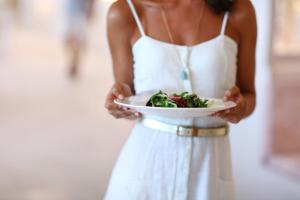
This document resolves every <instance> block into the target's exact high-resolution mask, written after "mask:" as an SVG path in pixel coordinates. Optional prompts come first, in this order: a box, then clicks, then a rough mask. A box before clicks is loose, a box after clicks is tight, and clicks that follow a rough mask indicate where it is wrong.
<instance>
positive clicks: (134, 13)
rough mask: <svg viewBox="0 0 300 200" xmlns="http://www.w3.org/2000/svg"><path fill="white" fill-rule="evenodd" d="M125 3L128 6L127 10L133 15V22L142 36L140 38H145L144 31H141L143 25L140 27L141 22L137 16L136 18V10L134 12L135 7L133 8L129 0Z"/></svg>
mask: <svg viewBox="0 0 300 200" xmlns="http://www.w3.org/2000/svg"><path fill="white" fill-rule="evenodd" d="M127 3H128V5H129V8H130V10H131V12H132V15H133V17H134V20H135V22H136V24H137V27H138V29H139V31H140V33H141V35H142V36H145V31H144V29H143V25H142V23H141V20H140V19H139V16H138V14H137V12H136V10H135V7H134V5H133V3H132V1H131V0H127Z"/></svg>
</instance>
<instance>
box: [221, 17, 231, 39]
mask: <svg viewBox="0 0 300 200" xmlns="http://www.w3.org/2000/svg"><path fill="white" fill-rule="evenodd" d="M228 15H229V13H228V12H225V14H224V17H223V22H222V28H221V35H224V34H225V30H226V25H227V21H228Z"/></svg>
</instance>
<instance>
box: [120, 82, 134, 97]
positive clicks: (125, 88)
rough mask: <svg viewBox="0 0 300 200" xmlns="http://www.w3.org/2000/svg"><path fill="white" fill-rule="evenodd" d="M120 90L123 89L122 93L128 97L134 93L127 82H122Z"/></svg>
mask: <svg viewBox="0 0 300 200" xmlns="http://www.w3.org/2000/svg"><path fill="white" fill-rule="evenodd" d="M120 90H121V93H122V94H123V95H124V96H126V97H128V96H131V95H132V92H131V89H130V87H129V86H128V85H127V84H126V83H123V84H121V86H120Z"/></svg>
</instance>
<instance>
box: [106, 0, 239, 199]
mask: <svg viewBox="0 0 300 200" xmlns="http://www.w3.org/2000/svg"><path fill="white" fill-rule="evenodd" d="M128 1H129V2H130V0H128ZM133 8H134V7H133ZM132 11H133V12H134V13H135V10H134V9H132ZM225 16H226V15H225ZM135 19H136V20H138V21H139V19H138V18H135ZM226 20H227V17H224V20H223V26H222V27H224V30H225V27H226ZM138 23H139V22H138ZM222 30H223V29H222V28H221V27H220V35H219V36H217V37H215V38H214V39H211V40H209V41H206V42H202V43H199V44H196V45H194V46H192V52H191V55H190V58H189V59H187V58H186V56H187V49H188V47H187V46H185V45H176V47H177V48H178V50H179V52H180V54H181V56H183V58H184V59H185V62H189V64H190V69H191V74H192V80H193V88H194V91H195V92H196V93H197V94H199V95H201V96H206V97H213V98H222V97H223V96H224V93H225V91H226V90H227V89H229V88H231V87H232V86H234V85H235V81H236V70H237V51H238V47H237V44H236V43H235V42H234V40H232V39H231V38H229V37H228V36H226V35H224V32H223V31H222ZM132 53H133V57H134V66H133V67H134V86H135V90H136V94H137V95H139V94H143V93H149V92H150V93H152V92H154V91H155V92H156V91H158V90H163V91H166V92H168V93H172V92H182V91H185V90H186V88H185V86H184V84H183V82H182V80H181V79H180V72H181V71H182V66H181V63H180V61H179V59H178V58H177V57H176V55H177V54H176V52H175V50H174V46H173V44H170V43H167V42H163V41H159V40H156V39H153V38H151V37H149V36H147V35H144V36H142V37H141V38H139V39H138V41H136V43H135V44H134V45H133V47H132ZM146 117H149V118H154V119H157V120H160V121H164V122H168V123H172V124H181V125H192V124H194V125H196V126H201V127H215V126H220V125H224V124H225V123H226V122H225V121H223V120H222V119H220V118H216V117H202V118H194V119H191V118H179V119H177V118H163V117H156V116H146ZM120 134H121V133H120ZM233 190H234V187H233V179H232V174H231V158H230V144H229V137H228V136H224V137H179V136H177V135H176V134H166V133H162V132H161V131H158V130H155V129H150V128H147V127H145V126H143V125H142V124H140V123H136V125H135V127H134V128H133V130H132V132H131V134H130V136H129V138H128V140H127V142H126V144H125V145H124V147H123V149H122V151H121V153H120V155H119V158H118V161H117V163H116V165H115V167H114V169H113V172H112V175H111V179H110V182H109V186H108V189H107V192H106V196H105V200H232V199H234V191H233Z"/></svg>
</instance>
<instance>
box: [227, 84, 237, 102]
mask: <svg viewBox="0 0 300 200" xmlns="http://www.w3.org/2000/svg"><path fill="white" fill-rule="evenodd" d="M239 94H240V89H239V88H238V87H237V86H234V87H232V88H231V89H229V90H227V91H226V92H225V95H224V101H228V100H229V99H233V98H234V97H236V96H238V95H239Z"/></svg>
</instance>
